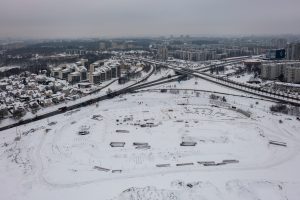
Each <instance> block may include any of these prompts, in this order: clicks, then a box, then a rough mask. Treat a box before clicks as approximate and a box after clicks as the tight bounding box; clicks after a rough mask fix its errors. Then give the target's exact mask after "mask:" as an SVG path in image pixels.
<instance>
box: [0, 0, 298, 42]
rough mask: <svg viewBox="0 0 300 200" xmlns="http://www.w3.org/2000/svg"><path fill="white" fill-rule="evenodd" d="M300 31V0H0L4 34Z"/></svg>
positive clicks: (59, 35) (0, 30) (0, 29)
mask: <svg viewBox="0 0 300 200" xmlns="http://www.w3.org/2000/svg"><path fill="white" fill-rule="evenodd" d="M282 33H283V34H284V33H292V34H299V33H300V0H0V37H30V38H62V37H72V38H74V37H103V36H106V37H117V36H143V35H155V36H157V35H166V36H168V35H170V34H173V35H179V34H190V35H195V34H202V35H239V34H246V35H250V34H282Z"/></svg>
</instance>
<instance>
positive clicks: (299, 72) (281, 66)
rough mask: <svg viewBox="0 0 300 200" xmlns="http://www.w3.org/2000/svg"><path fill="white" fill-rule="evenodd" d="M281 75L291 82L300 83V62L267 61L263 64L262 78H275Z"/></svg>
mask: <svg viewBox="0 0 300 200" xmlns="http://www.w3.org/2000/svg"><path fill="white" fill-rule="evenodd" d="M280 75H283V76H284V79H285V81H287V82H289V83H300V62H293V63H266V64H263V65H262V66H261V78H263V79H269V80H275V79H277V78H278V77H279V76H280Z"/></svg>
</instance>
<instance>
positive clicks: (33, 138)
mask: <svg viewBox="0 0 300 200" xmlns="http://www.w3.org/2000/svg"><path fill="white" fill-rule="evenodd" d="M197 82H198V84H194V83H195V80H194V79H192V80H190V81H188V82H181V83H180V84H179V83H176V87H182V88H184V87H187V88H189V87H192V86H193V87H197V88H200V89H202V88H201V87H203V88H204V89H205V88H206V89H208V88H210V89H211V90H220V91H223V92H225V91H224V88H222V87H218V86H213V85H211V86H210V85H209V83H206V85H205V81H200V80H197ZM172 84H175V83H171V86H172ZM184 84H185V85H184ZM207 84H208V85H207ZM171 86H170V85H165V87H171ZM228 90H229V89H228ZM228 92H234V91H232V90H231V91H228ZM237 93H238V92H237ZM208 96H209V94H208V93H201V92H200V93H194V92H190V91H189V92H185V91H182V92H181V93H180V94H170V93H159V92H142V93H136V94H128V95H124V96H122V97H117V98H114V99H111V100H107V101H103V102H100V103H99V104H98V106H96V105H92V106H89V107H85V108H82V109H81V110H75V111H71V112H68V113H65V114H62V115H58V116H55V117H51V118H49V119H47V120H41V121H38V122H34V123H31V124H28V125H24V126H21V127H17V128H14V129H10V130H7V131H3V132H1V133H0V137H1V144H0V180H1V182H0V199H1V200H2V199H4V200H6V199H28V200H29V199H30V200H35V199H43V200H44V199H46V200H47V199H49V200H53V199H73V200H76V199H97V200H99V199H104V200H106V199H107V200H144V199H149V200H169V199H178V200H179V199H180V200H186V199H192V200H194V199H195V200H196V199H197V200H198V199H212V200H215V199H216V200H219V199H224V200H227V199H228V200H235V199H236V200H238V199H249V200H258V199H260V200H265V199H266V200H269V199H272V200H273V199H275V200H276V199H279V200H281V199H282V200H283V199H289V200H297V199H299V195H300V174H299V173H298V169H299V167H300V157H299V150H300V149H299V144H300V141H299V139H300V133H299V129H300V122H299V121H297V120H296V119H295V118H293V117H290V116H287V115H279V114H278V115H273V114H271V113H270V112H269V111H268V108H269V106H270V105H271V103H270V102H265V101H257V100H254V99H246V98H239V97H232V96H226V99H227V103H221V102H218V101H213V102H212V101H210V100H209V98H208ZM256 102H257V103H256ZM216 105H218V106H216ZM230 106H235V107H237V108H239V109H242V110H244V111H249V112H251V113H252V114H251V117H250V118H248V117H246V116H245V115H243V114H241V113H239V112H237V111H236V110H234V109H229V107H230ZM279 120H282V123H279ZM80 131H85V133H88V134H87V135H80V134H79V133H80ZM270 140H273V141H277V142H283V143H285V144H286V145H287V146H286V147H285V146H277V145H272V144H269V141H270ZM112 142H124V143H125V144H124V147H111V145H110V144H111V143H112ZM182 142H195V143H196V145H195V146H181V145H180V144H181V143H182ZM133 143H144V144H142V145H133ZM223 160H236V161H238V163H227V164H222V163H223ZM208 161H210V162H214V163H215V164H217V163H219V165H213V166H205V165H204V164H203V162H208ZM198 162H200V164H199V163H198ZM180 165H183V166H180Z"/></svg>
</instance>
